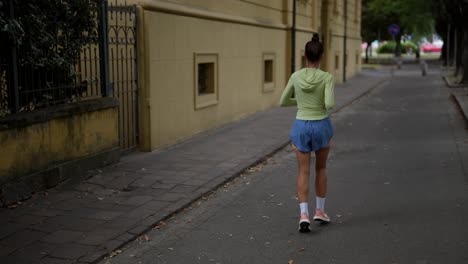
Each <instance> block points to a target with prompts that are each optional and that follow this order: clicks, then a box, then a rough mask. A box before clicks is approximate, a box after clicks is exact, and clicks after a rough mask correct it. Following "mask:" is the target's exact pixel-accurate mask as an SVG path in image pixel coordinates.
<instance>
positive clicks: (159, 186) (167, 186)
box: [151, 182, 177, 190]
mask: <svg viewBox="0 0 468 264" xmlns="http://www.w3.org/2000/svg"><path fill="white" fill-rule="evenodd" d="M176 185H177V184H175V183H172V184H170V183H162V182H158V183H155V184H153V186H151V187H152V188H154V189H163V190H169V189H172V188H174V186H176Z"/></svg>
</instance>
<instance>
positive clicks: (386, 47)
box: [377, 41, 419, 53]
mask: <svg viewBox="0 0 468 264" xmlns="http://www.w3.org/2000/svg"><path fill="white" fill-rule="evenodd" d="M408 45H409V46H411V48H412V49H413V53H416V51H419V47H418V46H417V45H416V44H415V43H413V42H411V41H405V42H402V43H401V53H406V48H407V47H408ZM395 46H396V42H395V41H391V42H387V43H385V44H383V45H382V46H380V47H379V48H378V49H377V53H394V52H395Z"/></svg>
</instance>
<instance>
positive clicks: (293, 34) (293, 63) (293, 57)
mask: <svg viewBox="0 0 468 264" xmlns="http://www.w3.org/2000/svg"><path fill="white" fill-rule="evenodd" d="M295 70H296V0H293V11H292V28H291V74H293V73H294V71H295Z"/></svg>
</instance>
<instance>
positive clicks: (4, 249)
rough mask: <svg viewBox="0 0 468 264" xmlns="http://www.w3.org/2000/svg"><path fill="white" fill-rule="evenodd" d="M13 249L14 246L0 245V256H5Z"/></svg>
mask: <svg viewBox="0 0 468 264" xmlns="http://www.w3.org/2000/svg"><path fill="white" fill-rule="evenodd" d="M15 250H16V248H14V247H9V246H7V245H0V257H1V256H6V255H8V254H10V253H12V252H13V251H15Z"/></svg>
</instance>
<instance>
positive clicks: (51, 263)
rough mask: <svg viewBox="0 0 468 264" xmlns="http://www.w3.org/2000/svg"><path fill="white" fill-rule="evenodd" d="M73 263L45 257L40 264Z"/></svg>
mask: <svg viewBox="0 0 468 264" xmlns="http://www.w3.org/2000/svg"><path fill="white" fill-rule="evenodd" d="M73 262H74V261H72V260H67V259H58V258H50V257H45V258H43V259H41V260H40V264H68V263H73Z"/></svg>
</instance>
